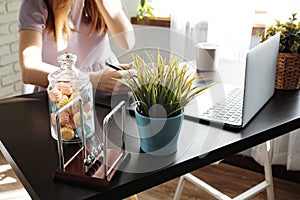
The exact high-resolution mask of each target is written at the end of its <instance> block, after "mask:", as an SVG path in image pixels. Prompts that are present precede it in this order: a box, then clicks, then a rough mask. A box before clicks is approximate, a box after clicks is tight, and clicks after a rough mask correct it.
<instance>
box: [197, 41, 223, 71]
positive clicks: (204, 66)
mask: <svg viewBox="0 0 300 200" xmlns="http://www.w3.org/2000/svg"><path fill="white" fill-rule="evenodd" d="M218 51H219V46H218V45H217V44H212V43H197V44H196V65H197V69H198V70H199V71H214V70H216V69H217V67H218V62H219V55H218Z"/></svg>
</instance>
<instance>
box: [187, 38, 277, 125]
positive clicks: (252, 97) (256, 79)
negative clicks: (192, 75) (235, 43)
mask: <svg viewBox="0 0 300 200" xmlns="http://www.w3.org/2000/svg"><path fill="white" fill-rule="evenodd" d="M279 40H280V34H276V35H274V36H272V37H271V38H269V39H268V40H266V41H265V42H263V43H260V44H258V45H257V46H255V47H254V48H252V49H251V50H249V51H248V53H247V56H246V66H245V76H244V83H243V86H242V87H236V86H234V87H232V86H229V85H226V84H222V83H218V84H216V85H214V86H212V88H210V89H209V90H207V91H205V93H206V94H203V95H202V94H201V95H199V96H198V97H197V98H196V101H198V104H196V106H198V107H201V109H198V110H197V109H195V104H194V108H192V107H189V106H187V108H186V109H185V117H186V118H192V119H198V120H200V122H204V123H207V124H212V125H213V124H215V125H220V124H221V125H222V126H223V128H232V129H235V130H240V129H242V128H243V127H245V126H246V125H247V123H248V122H249V121H250V120H251V119H252V118H253V116H254V115H256V114H257V113H258V112H259V110H260V109H261V108H262V107H263V106H264V105H265V104H266V103H267V102H268V100H269V99H270V98H271V97H272V96H273V94H274V91H275V76H276V67H277V55H278V48H279ZM205 96H206V97H207V96H210V97H209V98H210V101H213V103H211V105H209V106H210V107H209V108H207V107H206V108H203V107H204V106H203V105H205V101H207V99H206V100H204V99H205ZM201 98H202V99H201Z"/></svg>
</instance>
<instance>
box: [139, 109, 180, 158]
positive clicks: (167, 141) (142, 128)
mask: <svg viewBox="0 0 300 200" xmlns="http://www.w3.org/2000/svg"><path fill="white" fill-rule="evenodd" d="M183 117H184V114H183V112H182V113H181V114H180V115H177V116H175V117H170V118H152V117H151V118H150V117H146V116H143V115H141V114H140V113H139V112H138V111H137V110H136V109H135V118H136V122H137V126H138V131H139V134H140V148H141V149H142V150H143V151H144V152H146V153H150V154H153V155H161V156H164V155H170V154H172V153H175V152H176V150H177V141H178V136H179V133H180V130H181V125H182V121H183Z"/></svg>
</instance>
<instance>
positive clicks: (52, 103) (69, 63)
mask: <svg viewBox="0 0 300 200" xmlns="http://www.w3.org/2000/svg"><path fill="white" fill-rule="evenodd" d="M57 60H58V62H59V64H60V65H61V68H60V69H59V70H57V71H55V72H53V73H51V74H49V75H48V81H49V85H48V88H47V92H48V98H49V111H50V112H49V113H50V126H51V135H52V137H53V138H54V139H57V138H58V137H57V127H56V125H57V124H58V123H59V126H60V132H61V136H62V141H63V142H65V143H73V142H79V141H80V137H81V127H83V128H84V134H85V136H86V137H88V136H91V135H93V134H94V132H95V122H94V100H93V99H94V98H93V88H92V84H91V82H90V79H89V74H88V73H83V72H81V71H79V70H78V69H76V68H75V63H76V61H77V56H76V55H74V54H71V53H65V54H63V55H61V56H59V57H58V58H57ZM78 96H80V97H81V99H82V104H81V105H82V107H81V108H82V113H83V114H82V115H83V116H82V121H81V120H80V118H81V115H80V101H72V100H74V99H75V98H76V97H78ZM77 99H79V98H76V100H77ZM69 102H72V103H69ZM68 103H69V104H68ZM67 104H68V106H66V105H67ZM71 104H72V105H71ZM67 107H68V108H67ZM60 109H61V110H60ZM58 111H59V112H58ZM58 113H60V114H59V122H58V123H56V116H57V115H58ZM81 122H83V126H81Z"/></svg>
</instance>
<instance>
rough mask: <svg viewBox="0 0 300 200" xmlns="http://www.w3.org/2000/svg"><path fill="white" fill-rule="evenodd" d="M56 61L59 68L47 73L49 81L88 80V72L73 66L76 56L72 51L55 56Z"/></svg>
mask: <svg viewBox="0 0 300 200" xmlns="http://www.w3.org/2000/svg"><path fill="white" fill-rule="evenodd" d="M57 61H58V63H59V64H60V65H61V67H60V69H58V70H57V71H55V72H53V73H51V74H49V75H48V80H49V81H50V82H57V81H64V82H67V81H76V80H80V81H84V80H89V75H88V73H84V72H81V71H79V70H78V69H76V68H75V63H76V61H77V56H76V55H74V54H72V53H64V54H62V55H60V56H58V57H57Z"/></svg>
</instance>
